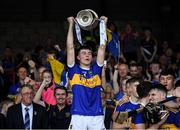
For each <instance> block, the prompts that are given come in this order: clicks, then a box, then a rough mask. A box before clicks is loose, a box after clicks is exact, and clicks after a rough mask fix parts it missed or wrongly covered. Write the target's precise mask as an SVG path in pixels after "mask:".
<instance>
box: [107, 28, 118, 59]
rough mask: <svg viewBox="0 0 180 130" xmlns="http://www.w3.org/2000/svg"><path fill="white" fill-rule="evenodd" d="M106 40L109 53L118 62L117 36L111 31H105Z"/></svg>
mask: <svg viewBox="0 0 180 130" xmlns="http://www.w3.org/2000/svg"><path fill="white" fill-rule="evenodd" d="M106 31H107V38H108V44H107V48H108V50H109V52H110V53H111V54H112V55H113V57H114V58H115V59H117V60H118V58H119V56H120V41H119V37H118V35H117V34H115V33H114V32H112V31H111V30H109V29H107V30H106Z"/></svg>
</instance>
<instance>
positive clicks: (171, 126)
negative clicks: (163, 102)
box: [160, 109, 180, 130]
mask: <svg viewBox="0 0 180 130" xmlns="http://www.w3.org/2000/svg"><path fill="white" fill-rule="evenodd" d="M168 110H169V109H168ZM178 116H179V114H178V112H177V113H176V112H173V111H171V110H169V116H168V118H167V119H166V121H165V123H164V124H162V125H161V127H160V129H165V130H178V127H179V125H180V124H179V123H180V119H178Z"/></svg>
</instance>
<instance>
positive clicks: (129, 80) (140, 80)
mask: <svg viewBox="0 0 180 130" xmlns="http://www.w3.org/2000/svg"><path fill="white" fill-rule="evenodd" d="M134 82H142V78H139V77H132V78H130V79H128V80H127V81H126V84H127V83H129V84H131V83H134Z"/></svg>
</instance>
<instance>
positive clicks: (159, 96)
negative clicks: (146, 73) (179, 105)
mask: <svg viewBox="0 0 180 130" xmlns="http://www.w3.org/2000/svg"><path fill="white" fill-rule="evenodd" d="M165 97H166V96H165V94H164V93H163V92H162V91H159V90H157V89H152V90H151V91H150V92H149V101H150V102H151V103H157V102H160V101H162V100H164V99H165Z"/></svg>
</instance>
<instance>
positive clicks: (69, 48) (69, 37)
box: [66, 17, 75, 66]
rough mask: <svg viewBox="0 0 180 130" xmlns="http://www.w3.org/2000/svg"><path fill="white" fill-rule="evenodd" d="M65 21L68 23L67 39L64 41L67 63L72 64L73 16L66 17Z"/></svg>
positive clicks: (73, 60) (73, 58) (73, 55)
mask: <svg viewBox="0 0 180 130" xmlns="http://www.w3.org/2000/svg"><path fill="white" fill-rule="evenodd" d="M67 21H68V23H69V28H68V33H67V41H66V45H67V64H68V65H70V66H72V65H73V64H74V63H75V50H74V37H73V27H74V17H68V18H67Z"/></svg>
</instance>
